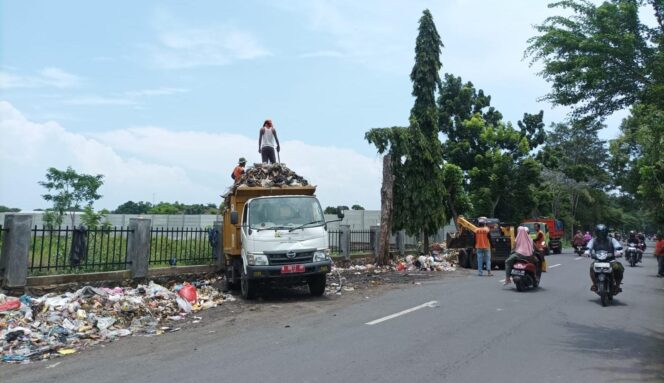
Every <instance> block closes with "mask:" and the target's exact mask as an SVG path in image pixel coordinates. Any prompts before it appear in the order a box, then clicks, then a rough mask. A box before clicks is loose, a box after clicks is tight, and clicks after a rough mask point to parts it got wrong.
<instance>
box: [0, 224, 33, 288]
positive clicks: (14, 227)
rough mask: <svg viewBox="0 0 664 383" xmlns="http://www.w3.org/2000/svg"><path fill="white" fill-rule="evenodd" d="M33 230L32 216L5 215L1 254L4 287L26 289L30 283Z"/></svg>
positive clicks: (0, 266) (0, 265)
mask: <svg viewBox="0 0 664 383" xmlns="http://www.w3.org/2000/svg"><path fill="white" fill-rule="evenodd" d="M31 229H32V215H25V214H21V215H19V214H7V215H5V223H4V225H3V230H4V232H3V233H2V252H1V253H0V271H1V272H2V277H3V278H2V279H3V282H2V283H3V287H8V288H12V287H24V286H25V285H26V284H27V282H28V258H29V252H30V230H31Z"/></svg>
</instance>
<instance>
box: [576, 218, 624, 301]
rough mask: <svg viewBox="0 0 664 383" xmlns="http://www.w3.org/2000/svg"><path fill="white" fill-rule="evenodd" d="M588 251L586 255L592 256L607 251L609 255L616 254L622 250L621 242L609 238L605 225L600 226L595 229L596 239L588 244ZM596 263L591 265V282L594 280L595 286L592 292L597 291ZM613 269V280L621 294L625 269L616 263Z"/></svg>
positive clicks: (612, 264) (612, 263)
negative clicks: (594, 253)
mask: <svg viewBox="0 0 664 383" xmlns="http://www.w3.org/2000/svg"><path fill="white" fill-rule="evenodd" d="M587 247H588V250H586V255H587V256H590V254H591V253H592V252H597V251H602V250H603V251H606V252H607V253H611V254H614V255H615V254H616V252H617V251H619V250H621V249H622V245H621V244H620V242H618V241H616V240H615V238H610V237H609V230H608V229H607V228H606V226H605V225H603V224H599V225H597V226H596V227H595V237H594V238H593V239H591V240H590V242H588V244H587ZM594 265H595V261H594V260H593V262H592V263H591V264H590V280H592V283H593V285H592V286H591V287H590V290H591V291H597V280H596V278H595V269H594V267H593V266H594ZM611 266H612V268H613V280H614V281H615V283H616V290H617V292H621V291H622V289H621V288H620V284H621V283H622V279H623V272H624V271H625V267H623V265H622V263H620V262H618V261H617V260H616V261H613V262H611Z"/></svg>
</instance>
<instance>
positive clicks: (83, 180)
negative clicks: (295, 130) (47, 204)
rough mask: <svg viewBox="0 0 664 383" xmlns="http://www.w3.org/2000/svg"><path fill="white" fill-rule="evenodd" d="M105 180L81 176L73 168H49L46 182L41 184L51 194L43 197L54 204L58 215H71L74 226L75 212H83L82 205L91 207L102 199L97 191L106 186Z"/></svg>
mask: <svg viewBox="0 0 664 383" xmlns="http://www.w3.org/2000/svg"><path fill="white" fill-rule="evenodd" d="M103 179H104V176H103V175H101V174H97V175H94V176H93V175H88V174H82V173H81V174H79V173H77V172H76V171H75V170H74V169H72V168H71V167H68V168H67V169H66V170H58V169H56V168H49V169H48V171H47V172H46V181H40V182H39V184H40V185H42V186H43V187H45V188H46V190H47V191H48V192H49V193H47V194H43V195H42V197H43V198H44V199H45V200H46V201H51V202H53V210H55V211H56V212H57V213H58V214H60V215H64V214H65V213H69V215H70V218H71V224H72V226H74V218H75V212H77V211H81V209H82V204H86V205H90V206H91V205H92V204H93V203H94V201H96V200H98V199H99V198H101V195H99V194H98V193H97V190H98V189H99V188H100V187H101V186H102V185H103V184H104V181H103Z"/></svg>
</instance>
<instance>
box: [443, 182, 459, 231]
mask: <svg viewBox="0 0 664 383" xmlns="http://www.w3.org/2000/svg"><path fill="white" fill-rule="evenodd" d="M451 195H452V191H451V190H447V197H446V198H447V204H448V205H449V206H450V211H451V212H452V220H453V221H454V227H455V228H456V231H457V232H459V231H461V230H460V228H459V224H458V223H457V218H459V214H458V213H457V211H456V208H455V207H454V201H452V198H451V197H450V196H451ZM445 218H448V217H445Z"/></svg>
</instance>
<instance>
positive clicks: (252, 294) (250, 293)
mask: <svg viewBox="0 0 664 383" xmlns="http://www.w3.org/2000/svg"><path fill="white" fill-rule="evenodd" d="M240 293H241V294H242V298H244V299H247V300H252V299H256V295H257V293H258V283H256V281H253V280H251V279H249V278H248V277H247V275H246V273H245V272H244V270H242V278H241V280H240Z"/></svg>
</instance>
